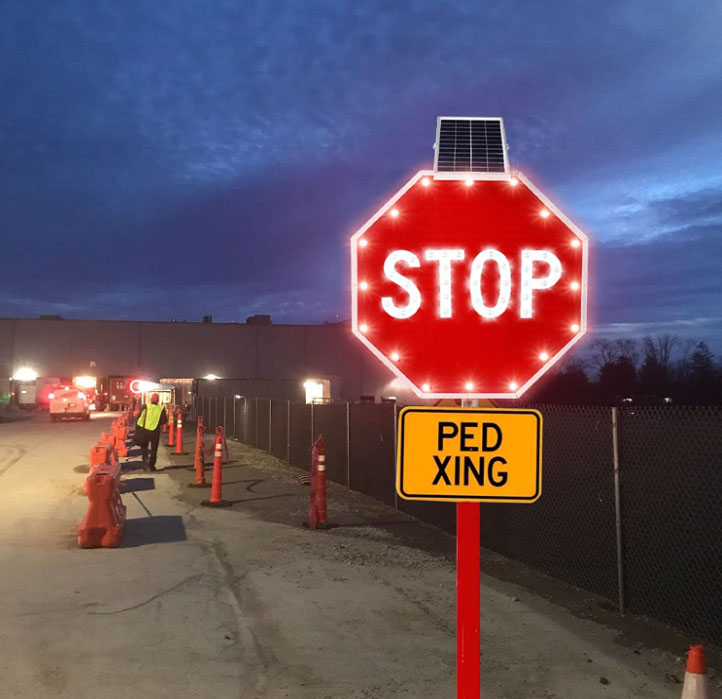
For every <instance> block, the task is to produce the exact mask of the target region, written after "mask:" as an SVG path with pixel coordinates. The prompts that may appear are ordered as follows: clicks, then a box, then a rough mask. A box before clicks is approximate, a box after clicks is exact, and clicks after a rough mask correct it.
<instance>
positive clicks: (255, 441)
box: [253, 396, 258, 449]
mask: <svg viewBox="0 0 722 699" xmlns="http://www.w3.org/2000/svg"><path fill="white" fill-rule="evenodd" d="M253 404H254V407H253V410H254V411H255V413H256V420H255V422H256V438H255V440H254V445H253V446H255V447H256V449H258V396H256V397H255V398H254V399H253Z"/></svg>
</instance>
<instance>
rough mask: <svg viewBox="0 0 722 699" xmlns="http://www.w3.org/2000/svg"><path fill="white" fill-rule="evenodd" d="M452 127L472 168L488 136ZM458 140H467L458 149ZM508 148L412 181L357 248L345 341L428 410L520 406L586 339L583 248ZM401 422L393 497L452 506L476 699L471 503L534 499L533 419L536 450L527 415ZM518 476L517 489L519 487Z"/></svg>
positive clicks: (466, 657) (460, 659) (450, 154)
mask: <svg viewBox="0 0 722 699" xmlns="http://www.w3.org/2000/svg"><path fill="white" fill-rule="evenodd" d="M450 119H451V118H450ZM453 121H454V120H453V119H452V122H453ZM456 121H457V123H452V124H451V126H450V128H451V129H452V132H453V134H454V138H455V139H457V140H456V144H457V145H458V144H461V145H462V146H464V147H465V148H466V149H467V152H468V155H469V161H468V162H470V163H471V162H477V163H478V162H479V161H478V159H477V160H474V158H475V157H476V156H475V155H474V153H475V152H476V151H475V150H474V149H475V148H476V149H478V144H479V143H481V142H482V141H480V140H479V139H478V138H477V136H476V135H477V134H479V133H480V131H479V129H482V130H483V129H488V128H489V127H488V125H484V124H481V123H476V124H472V125H471V126H469V125H468V124H466V123H462V122H467V121H475V120H474V119H472V120H456ZM480 121H484V120H480ZM486 121H487V122H488V121H494V120H486ZM463 129H468V133H471V134H472V137H471V139H470V140H467V141H462V140H461V138H460V137H459V134H460V133H462V130H463ZM444 133H446V134H448V133H450V132H449V131H448V130H447V131H444V132H442V131H441V130H440V131H438V132H437V139H438V141H437V146H440V147H441V148H442V150H443V149H445V150H444V152H443V153H439V151H437V166H438V167H439V168H441V165H442V164H443V165H444V167H447V166H448V164H449V163H450V162H453V163H456V162H457V156H458V154H459V152H460V150H459V149H457V146H456V145H455V146H453V148H449V146H448V144H449V140H448V138H446V137H445V136H444ZM465 133H466V132H465ZM484 133H490V131H486V132H484ZM438 134H441V138H439V136H438ZM445 138H446V140H445ZM483 142H484V143H486V141H483ZM460 148H461V146H460ZM504 149H505V145H504V144H503V138H502V146H501V148H498V149H497V150H496V151H494V150H493V148H491V149H488V151H487V154H488V155H489V157H490V158H491V157H492V156H494V154H495V153H496V156H497V158H498V162H499V163H500V165H499V168H498V169H497V170H495V171H494V172H492V170H491V169H489V170H488V172H487V174H486V175H484V174H480V173H479V172H468V173H466V174H464V173H462V172H456V171H454V172H451V173H449V172H448V171H446V172H440V171H439V169H437V170H435V171H421V172H418V173H417V174H416V175H414V176H413V177H412V178H411V179H410V180H409V181H408V182H407V183H406V184H405V185H404V186H403V187H402V188H401V189H400V190H399V191H398V192H396V194H394V195H393V196H392V197H391V199H389V201H388V202H387V203H386V204H385V205H384V206H382V207H381V208H380V209H379V210H378V211H377V212H376V213H375V214H374V215H373V216H372V217H371V218H370V219H369V220H368V221H367V222H366V223H365V224H364V225H363V226H362V227H361V228H360V229H359V230H358V231H357V232H356V233H355V234H354V235H353V237H352V238H351V274H352V329H353V333H354V334H355V335H356V337H358V339H359V340H361V342H363V343H364V345H366V347H367V348H368V349H369V350H370V351H371V352H373V354H374V355H375V356H376V357H377V358H378V359H379V360H380V361H382V362H383V363H384V364H385V365H386V366H387V367H388V368H389V369H390V370H391V371H392V372H393V373H394V374H395V375H396V376H397V377H398V378H399V379H401V380H402V381H403V382H404V383H405V384H406V385H407V386H408V387H409V388H410V389H411V390H413V391H414V392H415V393H416V395H418V396H419V397H420V398H423V399H440V398H461V399H462V400H464V402H465V403H466V405H469V404H470V403H469V401H470V400H473V399H480V398H491V399H504V398H507V399H513V398H519V397H520V396H521V395H522V394H524V393H525V392H526V391H527V390H528V389H529V388H530V387H531V386H532V385H533V384H534V383H535V382H536V381H537V380H538V379H539V378H540V377H541V376H542V375H543V374H544V373H545V372H546V371H548V370H549V369H550V368H551V367H552V366H553V365H554V364H555V363H556V362H557V361H558V360H559V359H560V358H561V357H562V356H563V355H564V354H565V353H566V352H568V351H569V349H570V348H571V347H572V346H573V345H574V344H575V343H576V342H577V341H578V340H579V339H580V338H581V337H582V335H584V333H585V331H586V324H587V310H586V309H587V254H588V242H587V237H586V236H585V235H584V233H582V231H581V230H579V228H577V226H575V225H574V223H572V222H571V221H570V220H569V219H568V218H567V217H566V216H565V215H564V214H563V213H562V212H561V211H560V210H559V209H558V208H557V207H556V206H555V205H554V204H553V203H552V202H551V201H550V200H549V199H548V198H547V197H546V196H545V195H544V194H543V193H542V192H541V191H540V190H539V189H537V188H536V187H535V186H534V185H533V184H532V183H531V182H530V181H529V180H528V179H527V178H526V177H524V176H523V175H522V174H520V173H517V174H515V175H511V174H509V172H508V162H507V159H506V155H505V150H504ZM502 155H503V167H502V166H501V163H502ZM485 157H486V156H485ZM406 410H409V409H406ZM415 410H416V409H412V410H411V412H412V413H413V412H414V411H415ZM461 410H462V412H464V411H465V412H472V411H473V409H471V410H469V411H466V409H465V408H462V409H461ZM403 412H404V411H402V415H401V416H400V420H399V444H398V450H397V452H398V454H397V459H398V460H397V492H398V493H399V495H400V496H401V497H404V498H407V499H412V500H414V499H417V500H432V499H441V500H452V501H455V502H457V692H458V697H459V698H463V699H478V697H479V695H480V668H479V650H480V645H479V632H480V605H479V591H480V577H479V567H480V566H479V564H480V509H479V502H481V501H497V502H503V501H506V502H510V501H512V502H522V501H527V502H532V501H533V500H534V499H536V497H538V496H539V494H540V492H541V490H540V488H541V470H540V469H541V416H540V415H539V423H538V424H539V426H538V433H537V437H536V439H534V438H531V439H519V438H518V436H517V437H515V436H514V432H515V430H516V429H517V426H519V427H520V432H519V434H520V435H521V434H522V433H524V430H525V429H526V428H525V427H524V425H526V424H527V423H526V422H524V420H528V413H529V412H530V411H526V413H527V416H526V417H524V416H523V415H522V414H521V413H524V412H525V411H516V413H517V415H516V416H511V417H509V418H505V419H508V420H511V422H509V423H508V424H507V425H506V426H505V427H503V426H501V423H500V422H499V421H498V416H494V415H489V411H487V414H486V417H485V418H484V417H482V416H481V415H480V414H481V413H483V412H484V411H483V410H480V411H479V413H480V414H479V415H477V416H476V417H474V416H473V415H472V416H471V417H469V415H466V416H465V417H464V418H463V419H464V420H465V421H464V422H463V423H458V424H456V423H454V422H453V420H451V418H450V417H449V416H448V415H443V414H442V415H428V416H426V417H421V418H418V419H420V420H422V423H419V424H421V425H422V426H421V428H418V429H417V431H416V432H415V433H414V435H415V436H413V437H409V436H408V435H409V434H410V432H409V430H410V428H409V427H408V426H407V427H405V426H404V425H405V423H404V417H403ZM416 412H418V411H416ZM492 412H493V411H492ZM507 412H509V413H513V412H515V411H507ZM531 412H534V411H531ZM407 417H408V415H407ZM460 419H461V418H460ZM474 419H476V420H477V422H473V420H474ZM484 419H486V420H487V422H483V420H484ZM423 420H431V422H430V423H425V422H423ZM434 420H436V422H433V421H434ZM470 420H471V422H470ZM473 425H476V427H474V426H473ZM405 430H406V436H407V438H406V441H404V440H405V436H404V435H405ZM527 432H528V430H527ZM505 434H506V435H508V438H504V437H503V435H505ZM530 434H531V433H530ZM434 435H436V436H435V437H434ZM532 437H533V434H532ZM429 440H430V441H429ZM412 441H413V442H414V444H411V445H410V443H411V442H412ZM453 445H456V447H453ZM444 448H447V449H452V448H456V449H457V452H456V453H455V454H452V453H451V451H448V452H447V453H445V452H444ZM466 452H471V454H467V453H466ZM482 452H486V453H485V454H484V455H483V456H482ZM492 454H493V455H492ZM531 457H533V458H531ZM483 459H487V460H486V461H484V460H483ZM534 459H536V462H535V461H534ZM495 461H496V462H497V463H498V464H502V463H503V464H504V467H505V468H506V470H505V471H504V472H503V477H502V474H501V473H497V472H495V471H494V470H493V468H492V463H493V462H495ZM451 463H453V464H454V466H453V467H449V464H451ZM507 467H508V468H507ZM535 468H536V471H535V470H534V469H535ZM429 469H431V470H429ZM484 469H487V470H486V471H485V470H484ZM452 470H453V473H452ZM520 472H525V473H526V476H527V479H526V481H525V483H526V486H524V487H520V486H522V485H523V483H522V481H521V480H517V481H516V482H515V479H516V478H517V477H518V474H519V473H520ZM535 477H536V479H537V480H536V481H535V480H534V478H535ZM468 484H470V487H469V491H468V492H466V490H465V488H466V486H467V485H468ZM497 486H498V489H497ZM528 486H532V487H531V490H529V488H528ZM489 488H491V491H492V492H489ZM534 488H537V489H536V490H535V489H534ZM530 493H531V495H530Z"/></svg>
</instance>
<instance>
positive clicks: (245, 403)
mask: <svg viewBox="0 0 722 699" xmlns="http://www.w3.org/2000/svg"><path fill="white" fill-rule="evenodd" d="M243 443H244V444H248V396H243Z"/></svg>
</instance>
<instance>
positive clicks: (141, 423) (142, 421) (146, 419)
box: [135, 393, 168, 471]
mask: <svg viewBox="0 0 722 699" xmlns="http://www.w3.org/2000/svg"><path fill="white" fill-rule="evenodd" d="M159 401H160V397H159V396H158V394H157V393H154V394H153V395H152V396H151V397H150V403H147V404H146V405H144V406H143V407H142V408H141V410H140V415H139V416H138V419H137V420H136V422H135V443H136V444H137V445H139V446H140V451H141V453H142V455H143V470H144V471H148V470H150V471H155V460H156V457H157V456H158V444H159V443H160V431H161V427H162V426H163V425H165V423H166V422H168V416H167V415H166V414H165V410H164V409H163V406H162V405H159ZM149 444H150V456H149V455H148V445H149Z"/></svg>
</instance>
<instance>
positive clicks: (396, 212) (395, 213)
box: [389, 209, 399, 218]
mask: <svg viewBox="0 0 722 699" xmlns="http://www.w3.org/2000/svg"><path fill="white" fill-rule="evenodd" d="M389 213H390V214H391V218H398V217H399V210H398V209H391V211H390V212H389Z"/></svg>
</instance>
